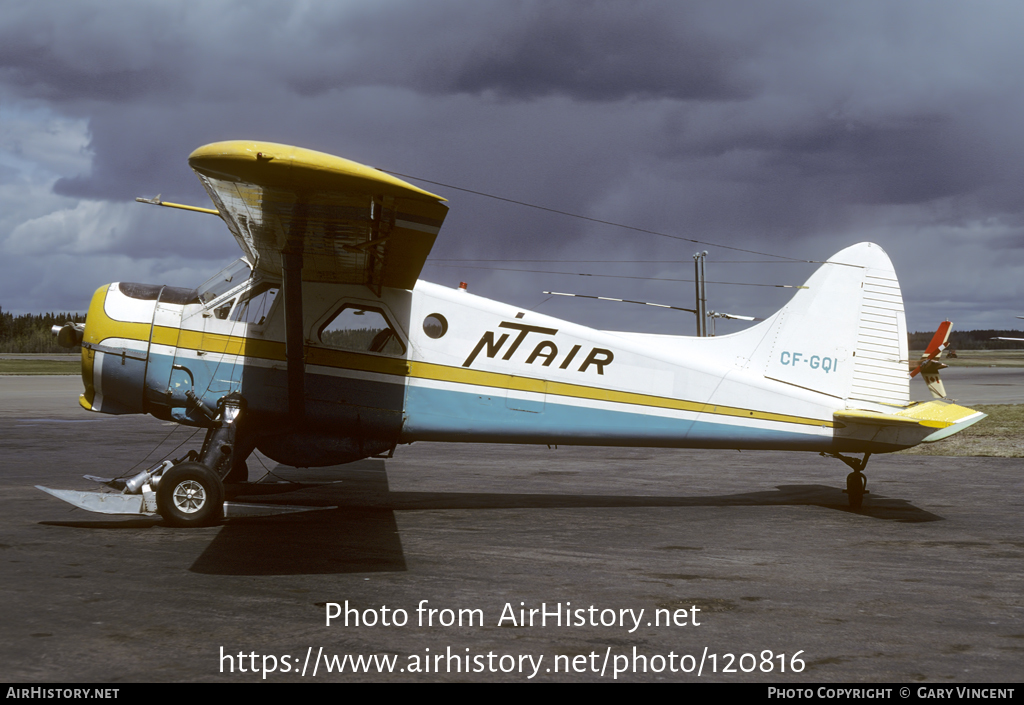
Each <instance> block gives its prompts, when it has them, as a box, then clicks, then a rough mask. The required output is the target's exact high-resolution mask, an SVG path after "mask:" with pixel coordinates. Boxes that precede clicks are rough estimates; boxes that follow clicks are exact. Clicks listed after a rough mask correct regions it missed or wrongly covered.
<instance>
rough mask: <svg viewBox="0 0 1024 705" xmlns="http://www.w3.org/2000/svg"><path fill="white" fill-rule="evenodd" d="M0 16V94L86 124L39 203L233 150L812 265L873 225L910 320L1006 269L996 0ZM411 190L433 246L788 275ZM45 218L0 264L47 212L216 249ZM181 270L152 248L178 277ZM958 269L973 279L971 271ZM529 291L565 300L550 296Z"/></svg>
mask: <svg viewBox="0 0 1024 705" xmlns="http://www.w3.org/2000/svg"><path fill="white" fill-rule="evenodd" d="M2 8H3V9H2V12H3V17H4V21H3V22H2V23H0V97H2V98H3V100H4V105H8V106H9V105H11V104H19V103H22V104H25V105H42V106H45V107H46V108H47V109H49V110H51V111H53V112H55V113H58V114H59V115H62V116H66V117H67V118H68V119H69V120H78V121H81V122H82V124H87V125H88V135H89V144H88V149H89V151H90V153H91V155H92V159H91V169H90V170H87V171H82V170H70V169H69V170H65V171H60V172H59V174H57V176H60V177H61V178H56V177H55V178H54V180H53V183H54V185H53V187H52V190H53V191H54V192H55V193H56V194H57V195H58V196H62V197H65V198H64V199H63V200H65V201H66V200H70V199H83V198H84V199H91V200H94V201H95V200H99V201H128V200H130V199H132V198H133V197H135V196H139V195H147V196H153V195H156V194H157V193H162V194H163V196H164V197H165V198H167V199H169V200H180V201H184V202H190V203H197V204H200V205H202V204H204V203H205V202H206V196H205V194H204V192H203V191H202V189H201V188H200V186H199V184H198V181H197V180H196V179H195V177H194V175H193V174H192V173H191V171H190V170H189V169H188V167H187V165H186V163H185V159H186V157H187V155H188V154H189V153H190V152H191V151H192V150H193V149H195V148H196V147H198V146H199V145H202V144H204V143H208V142H213V141H217V140H222V139H259V140H268V141H276V142H284V143H288V144H298V145H301V146H304V147H308V148H312V149H319V150H321V151H326V152H330V153H333V154H339V155H341V156H345V157H349V158H352V159H355V160H356V161H360V162H363V163H368V164H372V165H376V166H381V167H384V168H390V169H393V170H397V171H402V172H403V173H408V174H416V175H420V176H424V177H426V178H431V179H434V180H437V181H441V182H445V183H451V184H456V185H461V186H466V187H468V188H473V189H475V190H480V191H486V192H490V193H496V194H499V195H502V196H506V197H510V198H515V199H518V200H523V201H528V202H531V203H537V204H541V205H544V206H548V207H553V208H557V209H560V210H567V211H572V212H578V213H583V214H585V215H588V216H591V217H596V218H600V219H604V220H611V221H615V222H623V223H627V224H630V225H636V226H639V227H644V228H649V229H652V230H658V231H660V232H666V233H671V234H677V235H683V236H687V237H693V238H695V239H700V240H704V241H710V242H718V243H722V244H729V245H734V246H739V247H746V248H748V249H753V250H757V251H761V252H772V253H778V254H785V255H790V256H796V257H802V258H810V259H821V258H825V257H828V256H829V255H831V254H833V253H834V252H836V251H838V250H839V249H841V248H842V247H845V246H847V245H849V244H852V243H853V242H857V241H860V240H875V241H878V242H879V243H880V244H881V245H882V246H883V247H884V248H885V249H886V250H887V251H888V252H889V253H890V255H891V256H892V257H893V259H894V261H895V262H896V264H897V269H898V271H899V272H900V274H901V278H902V279H903V281H904V282H905V287H904V289H905V292H906V293H907V296H908V301H909V300H914V301H915V302H916V303H917V304H920V305H921V306H923V307H926V308H927V309H928V310H927V311H926V314H927V316H926V317H929V318H930V317H932V316H933V314H936V313H938V312H940V311H941V309H942V306H944V305H945V303H944V299H946V298H953V297H952V296H951V295H950V294H949V293H948V291H949V290H955V291H960V292H963V296H964V298H965V299H969V300H971V301H981V300H983V299H984V298H985V296H986V292H990V293H991V295H992V297H993V302H994V303H993V305H994V306H995V305H998V306H1006V305H1008V304H1007V303H1006V302H1007V301H1009V300H1011V299H1012V297H1013V296H1014V292H1012V291H1010V290H1009V289H1007V288H1006V287H1003V288H1000V289H999V290H998V291H997V290H996V288H995V285H994V284H991V283H988V282H989V280H991V281H996V280H1003V279H1006V280H1009V279H1012V278H1013V277H1017V278H1020V277H1018V276H1017V273H1018V272H1017V269H1015V268H1016V267H1017V266H1018V265H1017V264H1015V263H1014V262H1015V260H1014V255H1015V254H1016V252H1015V250H1016V249H1017V248H1019V245H1020V242H1022V241H1024V235H1022V232H1024V231H1022V227H1021V224H1022V222H1024V190H1022V189H1021V188H1020V186H1019V185H1020V183H1021V182H1022V181H1024V173H1022V172H1024V145H1022V143H1021V142H1020V140H1019V125H1020V123H1021V121H1022V118H1024V88H1022V86H1021V78H1020V72H1019V71H1017V69H1016V67H1017V66H1019V65H1020V64H1021V62H1022V61H1024V49H1022V45H1021V44H1020V42H1019V40H1018V37H1019V34H1020V30H1022V29H1024V27H1022V26H1021V25H1022V24H1024V23H1022V21H1021V19H1020V17H1018V16H1017V14H1016V11H1015V10H1013V9H1012V8H1011V6H1008V5H1006V6H1004V5H997V4H988V5H971V6H969V7H968V6H962V5H960V4H955V3H942V2H906V3H900V4H892V3H874V2H864V3H855V4H854V3H848V4H842V5H840V4H822V3H806V2H797V1H792V2H777V3H771V4H767V3H747V2H738V3H734V2H685V3H684V2H563V1H558V2H496V3H472V2H459V1H456V0H434V1H432V2H430V3H415V2H398V1H394V2H375V3H372V4H371V3H354V4H340V3H324V4H304V3H280V2H238V3H232V2H211V3H204V4H202V5H200V4H198V3H196V4H190V3H180V2H167V3H163V4H160V3H149V4H138V3H120V4H119V3H112V2H95V3H88V2H75V3H67V4H55V3H50V4H42V3H9V4H7V5H3V6H2ZM0 118H2V115H0ZM0 146H2V145H0ZM0 168H10V165H9V164H3V165H2V166H0ZM3 183H7V181H3V182H2V183H0V185H2V184H3ZM49 183H50V182H47V188H49V185H48V184H49ZM423 185H424V186H426V187H427V188H429V189H431V190H434V191H436V192H437V193H440V194H442V195H444V196H446V197H449V198H450V199H451V205H452V211H451V213H450V215H449V217H448V220H447V222H446V226H445V229H444V231H443V232H442V235H441V237H440V238H439V240H438V243H437V245H436V247H435V249H434V256H435V257H441V256H445V257H459V256H464V257H465V256H477V257H486V256H492V257H505V258H509V259H515V258H537V259H544V258H547V259H573V258H575V259H590V258H593V259H599V258H602V257H603V258H608V259H614V258H616V257H618V258H621V259H660V260H662V261H665V262H668V261H676V262H677V263H676V264H671V265H669V264H666V265H665V266H664V267H652V266H650V265H642V264H636V265H633V264H622V265H619V266H618V267H617V268H616V271H619V272H620V273H622V274H627V275H630V276H638V277H644V276H645V275H646V276H647V277H651V278H653V277H656V276H660V277H666V278H670V277H671V276H675V277H677V278H679V277H684V276H689V275H690V273H691V270H692V265H691V266H689V267H688V266H686V263H685V259H686V258H688V257H689V256H690V254H692V252H693V251H694V250H696V249H705V248H707V249H710V250H711V252H712V261H711V264H710V265H709V266H710V267H711V268H712V271H714V272H715V276H716V277H717V278H718V279H722V280H726V279H733V280H736V279H748V280H757V281H762V282H769V281H784V282H785V283H800V282H802V281H803V280H804V279H805V278H806V276H809V274H810V271H809V270H807V271H805V270H806V269H807V268H806V266H804V269H800V268H799V267H797V268H796V269H793V270H786V273H785V274H779V273H778V272H779V270H777V269H773V268H771V267H762V268H760V269H758V268H749V267H748V268H746V269H744V268H743V267H745V266H746V265H742V266H741V265H736V268H733V269H731V270H730V269H729V268H728V267H727V266H726V265H725V264H724V262H723V264H722V265H719V264H717V261H719V260H722V261H724V260H726V259H730V258H733V259H734V258H735V257H736V256H735V254H734V253H730V252H729V251H723V250H720V249H715V248H711V247H708V246H704V245H700V246H698V245H696V244H691V243H680V242H678V241H671V240H666V239H663V238H656V237H653V236H648V235H642V234H638V233H635V232H630V231H622V230H617V229H614V228H610V227H608V226H599V225H597V224H595V223H592V222H584V221H578V220H572V219H567V218H565V217H562V216H557V217H556V216H552V215H550V214H543V213H540V212H537V211H528V210H523V209H521V208H516V207H512V206H509V205H508V204H500V203H496V202H494V201H489V200H487V199H481V198H480V197H475V196H470V195H468V194H464V193H462V192H457V191H451V190H446V189H445V188H444V187H440V186H432V185H429V184H423ZM58 200H61V199H58ZM123 205H124V207H128V204H123ZM61 207H67V208H68V213H65V214H62V215H61V216H60V217H56V216H55V217H54V218H53V219H52V221H51V220H38V222H35V221H33V224H32V225H31V226H30V227H29V226H26V227H25V228H22V229H20V230H18V229H17V228H15V230H17V234H18V236H19V238H21V239H18V238H15V239H16V240H17V242H15V243H14V245H16V246H17V247H21V248H22V250H19V251H21V252H23V253H26V254H24V255H23V256H25V257H28V256H29V255H28V254H27V253H28V252H29V251H30V250H31V248H30V245H31V242H32V241H33V238H35V240H36V241H38V242H42V241H44V240H40V239H39V238H44V239H45V238H46V237H54V236H53V235H52V233H50V234H48V233H47V232H46V230H45V227H46V226H48V225H49V224H51V222H52V223H57V222H59V223H61V224H62V226H61V227H63V228H64V229H63V230H61V231H60V233H61V237H63V238H65V239H64V240H60V243H59V247H60V248H61V249H60V250H59V251H60V252H62V253H65V256H66V257H68V258H71V257H73V256H75V253H78V254H79V256H86V255H87V252H94V253H96V256H97V258H98V257H99V256H100V253H103V256H110V255H111V253H114V252H120V253H122V254H123V255H125V258H126V259H125V260H124V262H130V261H139V262H143V261H145V262H147V264H146V265H145V267H144V268H143V269H144V271H146V272H149V271H153V272H155V273H156V274H159V273H160V265H159V262H160V261H169V260H168V258H167V255H168V254H169V253H171V252H173V251H174V250H175V248H176V247H177V248H179V249H180V248H186V249H188V250H189V252H190V254H192V255H194V256H196V257H197V258H201V256H202V254H203V253H204V252H209V257H210V258H214V257H223V256H225V252H224V248H230V247H231V246H233V243H232V242H231V240H230V239H229V238H228V237H227V235H226V233H223V232H220V233H219V234H218V233H214V232H212V230H213V228H209V229H208V228H207V226H205V225H203V226H200V225H198V224H197V225H196V226H191V225H190V223H192V222H194V221H189V220H187V219H183V220H180V221H178V220H175V221H174V226H173V227H171V226H167V225H159V224H158V223H157V221H156V220H150V217H149V216H146V217H145V218H141V216H140V217H138V218H136V217H135V216H127V215H125V214H124V213H122V212H121V211H119V210H117V209H116V208H115V209H100V210H97V211H96V214H97V215H96V218H98V219H101V220H103V223H104V225H103V228H97V229H95V231H93V230H90V231H89V232H91V233H93V236H91V237H90V238H85V237H84V236H77V239H76V236H74V232H75V230H74V228H72V227H71V224H72V223H79V222H80V221H81V218H82V217H84V215H88V214H90V213H92V211H88V212H87V211H84V210H81V209H75V208H74V204H73V203H72V204H71V205H65V206H61ZM132 207H134V206H132ZM138 208H145V207H144V206H138ZM154 210H155V209H154ZM38 215H39V214H38V213H35V214H33V215H32V217H33V218H37V219H38ZM76 217H78V218H79V220H75V218H76ZM193 227H194V230H192V229H191V228H193ZM133 229H135V230H139V229H145V232H139V234H137V235H131V232H132V231H133ZM184 229H189V230H187V231H185V230H184ZM8 235H9V234H8V233H0V241H2V240H3V239H4V238H5V237H7V236H8ZM29 235H32V237H29ZM218 238H220V239H218ZM46 241H50V240H46ZM207 241H209V243H208V244H207ZM214 241H216V245H215V244H214ZM940 241H941V243H942V247H941V248H939V247H935V244H936V243H937V242H940ZM54 242H56V240H54ZM0 244H2V243H0ZM14 245H11V246H12V247H13V246H14ZM220 245H224V248H222V247H221V246H220ZM24 248H29V249H24ZM90 248H92V249H90ZM993 253H996V254H993ZM998 253H1003V254H1002V255H1001V256H1000V255H999V254H998ZM147 257H148V259H147ZM680 259H683V260H684V262H683V263H682V264H678V260H680ZM69 261H70V260H69ZM211 261H212V259H211ZM124 262H119V264H117V271H118V272H121V271H123V270H124V269H126V268H127V266H126V265H125V264H124ZM202 266H205V265H202ZM168 267H169V268H171V267H172V265H170V264H169V265H168ZM201 268H202V267H201V266H200V265H199V264H196V263H192V264H189V265H188V266H187V267H186V266H178V265H173V269H174V271H175V272H177V274H175V275H174V276H180V277H187V276H190V275H191V273H194V272H195V271H197V270H198V269H201ZM537 268H540V267H537ZM562 268H563V269H564V268H565V267H562ZM549 269H556V267H549ZM577 269H582V267H577ZM167 271H170V269H168V270H167ZM978 271H984V272H991V273H992V274H991V276H986V277H980V279H981V280H983V283H982V284H981V285H976V284H975V281H976V280H978V279H979V277H978V276H977V272H978ZM937 272H941V276H937V274H936V273H937ZM97 276H100V274H99V273H97ZM102 276H106V275H102ZM427 276H428V277H431V278H435V279H437V280H438V281H443V282H445V283H453V282H456V283H457V281H458V280H459V279H460V278H465V277H470V278H471V279H472V282H473V286H474V291H476V292H477V293H482V294H484V295H492V296H494V297H496V298H505V299H509V298H511V299H513V300H516V301H517V302H520V303H521V305H531V306H532V305H534V304H536V303H538V301H539V298H540V297H539V294H537V292H539V291H541V290H543V289H544V288H554V285H555V284H561V285H562V288H569V286H570V285H573V284H579V283H580V281H581V280H580V279H573V278H571V277H561V278H559V277H548V276H546V275H536V276H533V275H531V276H530V277H526V276H525V275H521V274H516V273H503V272H487V271H486V270H475V269H474V270H469V269H467V270H465V271H463V272H460V271H459V270H453V269H449V268H444V269H442V268H440V267H438V268H434V269H428V270H427ZM939 281H942V282H944V286H943V287H941V288H940V285H939V284H938V282H939ZM193 283H194V282H193ZM599 284H600V286H599ZM587 285H588V286H589V287H592V288H588V289H587V292H580V293H594V294H608V295H618V296H622V297H624V298H640V299H644V298H646V299H651V300H659V301H663V302H665V303H680V301H679V300H678V298H679V297H680V296H683V297H687V298H688V297H689V296H690V294H689V293H688V288H687V287H688V285H686V284H681V283H680V284H673V283H656V282H653V281H646V282H645V281H643V279H639V280H635V281H634V280H601V281H600V282H598V281H597V280H595V281H593V282H588V283H587ZM978 286H981V288H977V287H978ZM985 287H988V288H985ZM712 291H713V294H714V296H715V301H716V303H715V307H717V308H720V309H724V310H733V309H738V310H737V312H739V313H753V314H755V315H763V314H765V313H770V310H769V309H770V308H774V307H775V306H776V305H777V304H778V303H780V302H778V301H775V300H774V299H772V300H769V299H771V297H763V296H759V295H756V294H752V293H751V292H750V291H748V290H744V289H741V288H727V287H717V288H715V289H713V290H712ZM523 292H526V293H523ZM680 292H682V293H680ZM922 292H924V293H922ZM517 297H518V298H517ZM666 299H667V300H666ZM997 301H998V302H1001V303H995V302H997ZM544 306H545V307H548V308H544V309H542V310H545V311H551V312H555V313H558V312H562V311H567V310H582V309H579V308H578V306H579V304H578V302H576V303H574V304H573V303H567V302H549V303H547V304H544ZM949 306H950V307H952V306H953V304H952V303H949ZM551 307H554V308H551ZM928 307H930V308H928ZM751 308H754V309H757V310H751ZM595 315H597V316H598V318H600V316H605V318H603V319H600V320H593V321H591V322H594V323H599V324H601V325H605V324H607V325H609V326H610V327H616V324H615V323H614V321H615V320H618V321H621V322H622V327H627V326H631V325H633V324H634V323H635V320H634V319H636V315H635V314H634V313H633V312H631V311H630V309H628V307H622V308H621V309H616V310H609V311H607V312H606V313H605V314H595ZM658 320H661V319H658ZM651 325H652V326H653V327H654V329H657V325H659V324H658V323H656V322H655V323H652V324H651ZM911 325H912V327H913V326H914V325H915V324H914V323H912V324H911ZM929 325H930V323H929Z"/></svg>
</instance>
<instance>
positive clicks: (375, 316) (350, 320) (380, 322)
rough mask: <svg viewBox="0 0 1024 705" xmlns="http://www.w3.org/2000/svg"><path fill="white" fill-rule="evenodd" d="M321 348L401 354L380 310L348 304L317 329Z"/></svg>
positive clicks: (386, 320)
mask: <svg viewBox="0 0 1024 705" xmlns="http://www.w3.org/2000/svg"><path fill="white" fill-rule="evenodd" d="M320 340H321V341H322V342H323V344H324V345H327V346H328V347H332V348H338V349H339V350H352V351H355V352H372V353H382V354H384V355H402V354H404V353H405V345H403V344H402V341H401V339H400V338H399V337H398V334H397V333H396V332H395V329H394V328H393V327H392V326H391V324H390V323H388V319H387V318H385V316H384V314H383V313H381V312H380V311H378V310H376V309H372V308H364V307H362V306H356V305H351V304H350V305H348V306H345V307H344V308H342V309H341V310H340V311H338V313H337V314H335V316H334V318H332V319H331V320H330V321H329V322H328V323H327V325H325V326H324V327H323V328H322V329H321V330H320Z"/></svg>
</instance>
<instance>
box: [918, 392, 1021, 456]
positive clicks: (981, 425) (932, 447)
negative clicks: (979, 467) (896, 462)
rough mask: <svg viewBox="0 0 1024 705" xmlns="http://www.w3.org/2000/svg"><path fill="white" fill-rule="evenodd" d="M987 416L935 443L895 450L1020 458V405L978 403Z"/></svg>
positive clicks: (924, 453)
mask: <svg viewBox="0 0 1024 705" xmlns="http://www.w3.org/2000/svg"><path fill="white" fill-rule="evenodd" d="M971 408H972V409H975V410H977V411H982V412H984V413H986V414H988V418H987V419H982V420H981V421H979V422H978V423H976V424H974V425H973V426H970V427H969V428H967V429H965V430H963V431H961V432H960V433H958V434H956V435H955V436H950V437H949V438H946V439H944V440H941V441H937V442H935V443H922V444H921V445H919V446H915V447H913V448H908V449H907V450H901V451H899V452H900V453H902V454H905V455H947V456H973V457H988V458H1024V404H979V405H977V406H972V407H971Z"/></svg>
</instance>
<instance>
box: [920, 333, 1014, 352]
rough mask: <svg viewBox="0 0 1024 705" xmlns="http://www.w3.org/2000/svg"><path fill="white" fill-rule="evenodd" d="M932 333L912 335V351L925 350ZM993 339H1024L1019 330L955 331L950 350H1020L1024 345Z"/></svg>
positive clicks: (950, 339)
mask: <svg viewBox="0 0 1024 705" xmlns="http://www.w3.org/2000/svg"><path fill="white" fill-rule="evenodd" d="M933 335H935V333H934V332H932V333H911V334H910V336H909V338H910V349H911V350H924V349H925V348H926V347H928V343H929V342H931V339H932V336H933ZM993 338H1024V333H1021V332H1020V331H1019V330H955V329H954V330H953V332H952V333H950V334H949V349H950V350H1020V349H1021V348H1024V343H1020V342H1015V341H1011V340H993Z"/></svg>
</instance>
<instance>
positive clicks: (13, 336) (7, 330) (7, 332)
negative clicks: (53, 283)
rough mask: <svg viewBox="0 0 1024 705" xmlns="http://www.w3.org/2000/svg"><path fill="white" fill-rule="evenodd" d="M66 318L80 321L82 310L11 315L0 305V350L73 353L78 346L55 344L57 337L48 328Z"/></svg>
mask: <svg viewBox="0 0 1024 705" xmlns="http://www.w3.org/2000/svg"><path fill="white" fill-rule="evenodd" d="M68 321H71V322H72V323H82V322H84V321H85V314H82V313H52V312H51V313H24V314H22V315H20V316H15V315H14V314H13V313H11V312H9V311H4V310H3V308H2V307H0V353H68V352H70V353H75V352H77V351H78V348H75V349H74V350H68V349H67V348H62V347H61V346H59V345H57V338H56V337H55V336H54V335H53V333H52V332H51V330H50V329H51V328H52V327H53V326H62V325H64V324H65V323H67V322H68Z"/></svg>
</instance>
